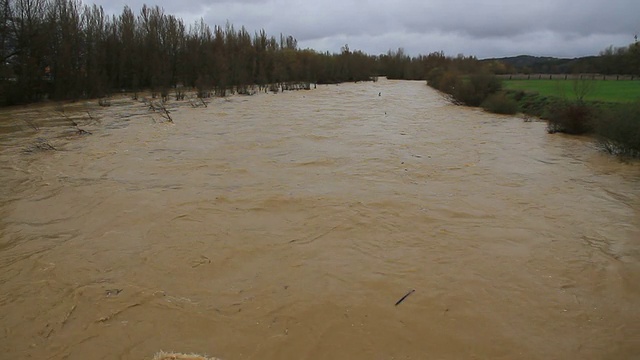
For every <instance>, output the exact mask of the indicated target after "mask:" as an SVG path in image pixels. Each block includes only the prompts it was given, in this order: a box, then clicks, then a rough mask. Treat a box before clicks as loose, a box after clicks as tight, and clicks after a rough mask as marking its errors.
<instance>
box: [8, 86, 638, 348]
mask: <svg viewBox="0 0 640 360" xmlns="http://www.w3.org/2000/svg"><path fill="white" fill-rule="evenodd" d="M378 93H381V96H378ZM112 103H113V106H111V107H109V108H100V107H98V106H97V104H93V103H76V104H67V105H65V106H64V107H63V110H64V116H62V115H60V114H61V109H60V106H49V105H44V106H36V107H28V108H16V109H10V110H5V111H4V112H2V114H0V167H1V169H2V182H0V194H1V195H2V196H1V198H0V234H1V237H0V268H1V269H0V324H2V329H1V332H0V353H2V354H4V355H3V357H7V358H12V359H13V358H20V359H22V358H38V359H48V358H52V359H63V358H64V359H87V358H95V359H114V358H122V359H145V358H150V357H151V356H152V354H153V353H154V352H156V351H158V350H161V349H162V350H174V351H182V352H198V353H207V354H210V355H215V356H218V357H221V358H225V359H300V358H322V359H324V358H345V359H346V358H348V359H372V358H374V359H390V358H397V359H398V358H402V359H425V358H443V359H445V358H446V359H459V358H491V359H515V358H517V359H551V358H553V359H585V358H615V359H622V358H631V357H633V356H637V354H638V353H640V342H639V341H638V334H640V308H639V307H638V306H637V305H638V304H639V303H640V285H639V284H640V242H639V240H638V239H640V211H639V209H640V167H638V165H637V164H635V163H622V162H619V161H618V160H616V159H614V158H611V157H608V156H606V155H603V154H601V153H599V152H598V151H597V149H595V148H594V146H593V145H592V144H591V143H590V142H589V141H587V140H585V139H582V138H574V137H565V136H562V135H559V134H556V135H547V134H546V133H545V129H544V124H542V123H539V122H523V121H522V120H521V119H518V118H513V117H504V116H497V115H491V114H486V113H483V112H481V111H478V110H476V109H470V108H464V107H456V106H453V105H451V104H449V103H447V102H446V101H445V100H444V99H443V98H442V97H441V96H440V95H439V94H438V93H436V92H434V91H433V90H431V89H429V88H427V87H426V86H425V85H424V83H423V82H397V81H384V80H382V81H380V82H377V83H367V84H362V83H361V84H343V85H339V86H319V87H318V89H317V90H313V91H303V92H287V93H283V94H276V95H274V94H268V95H267V94H261V95H257V96H253V97H240V96H238V97H231V98H228V99H215V100H213V101H212V102H211V103H210V104H209V107H207V108H203V107H201V108H192V107H191V106H190V105H189V103H188V102H187V101H185V102H184V103H176V104H174V105H172V106H173V111H172V117H173V119H174V123H167V122H163V121H162V120H163V119H162V118H161V117H160V116H159V114H154V113H151V112H150V111H149V110H148V108H147V107H146V106H145V105H144V104H143V103H141V102H134V101H131V100H128V99H126V98H124V97H123V98H122V99H118V100H114V101H113V102H112ZM65 116H66V117H71V118H72V119H73V121H74V122H75V123H77V124H78V126H77V128H82V129H84V130H86V131H90V132H91V133H92V135H87V136H78V134H77V133H76V127H75V126H73V125H72V124H71V123H70V122H69V121H68V119H66V118H65ZM38 143H46V144H49V145H51V146H52V147H53V148H55V150H51V149H42V148H34V147H33V146H34V144H38ZM25 149H31V151H25ZM411 289H415V292H414V293H413V294H412V295H411V296H409V297H407V298H406V299H405V300H404V301H403V302H402V303H401V304H399V305H398V306H394V304H395V303H396V301H397V300H398V299H399V298H401V297H402V296H403V295H404V294H406V293H407V292H408V291H409V290H411Z"/></svg>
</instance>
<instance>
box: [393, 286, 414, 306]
mask: <svg viewBox="0 0 640 360" xmlns="http://www.w3.org/2000/svg"><path fill="white" fill-rule="evenodd" d="M415 291H416V289H411V291H409V292H408V293H406V294H405V295H404V296H403V297H401V298H400V300H398V301H397V302H396V306H398V305H400V303H401V302H403V301H404V299H406V298H407V296H409V295H411V294H413V293H414V292H415Z"/></svg>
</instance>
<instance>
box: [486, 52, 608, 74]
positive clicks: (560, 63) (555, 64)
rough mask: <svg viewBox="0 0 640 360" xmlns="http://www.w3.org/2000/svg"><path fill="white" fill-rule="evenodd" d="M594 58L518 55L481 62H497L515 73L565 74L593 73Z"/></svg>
mask: <svg viewBox="0 0 640 360" xmlns="http://www.w3.org/2000/svg"><path fill="white" fill-rule="evenodd" d="M596 59H597V57H596V56H586V57H581V58H573V59H566V58H555V57H544V56H531V55H518V56H511V57H503V58H491V59H484V60H481V61H483V62H493V61H499V62H502V63H504V64H506V65H507V66H508V67H509V68H510V69H511V71H510V72H516V73H544V74H567V73H573V72H594V70H596V68H597V66H594V65H595V60H596Z"/></svg>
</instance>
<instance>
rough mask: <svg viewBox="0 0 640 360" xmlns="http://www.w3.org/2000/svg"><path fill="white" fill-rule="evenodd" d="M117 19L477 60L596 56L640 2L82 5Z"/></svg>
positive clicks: (170, 1)
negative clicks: (167, 17) (145, 8)
mask: <svg viewBox="0 0 640 360" xmlns="http://www.w3.org/2000/svg"><path fill="white" fill-rule="evenodd" d="M84 2H85V3H89V4H90V3H96V4H98V5H101V6H102V7H103V8H104V9H105V11H107V12H108V13H110V14H112V13H120V12H121V11H122V8H123V7H124V5H125V4H127V5H128V6H129V7H131V8H132V9H133V10H134V12H136V13H138V12H139V10H140V8H141V7H142V5H143V4H144V3H146V4H147V5H159V6H160V7H162V8H164V10H165V12H166V13H168V14H173V15H176V16H178V17H180V18H182V19H183V20H184V22H185V24H186V25H190V24H192V23H194V22H195V21H197V20H199V19H200V18H202V19H204V21H205V22H206V23H207V24H209V25H211V26H213V25H224V24H225V23H226V22H227V21H229V22H230V23H231V24H233V25H234V26H235V27H236V28H240V26H244V27H245V28H246V29H247V30H248V31H249V32H250V33H253V32H254V31H257V30H260V29H264V30H266V32H267V34H268V35H274V36H279V34H280V33H282V34H284V35H285V36H287V35H292V36H293V37H295V38H296V39H297V40H298V46H299V47H301V48H312V49H315V50H318V51H329V52H339V51H340V48H341V47H342V46H344V45H345V44H348V45H349V48H350V49H351V50H362V51H364V52H366V53H369V54H376V55H377V54H381V53H386V52H387V51H388V50H390V49H391V50H396V49H398V48H403V49H404V51H405V53H407V54H410V55H417V54H428V53H430V52H434V51H444V52H445V54H446V55H450V56H455V55H457V54H464V55H474V56H477V57H478V58H487V57H502V56H513V55H520V54H528V55H537V56H556V57H579V56H586V55H597V54H598V53H599V52H600V51H601V50H603V49H605V48H607V47H609V46H614V47H619V46H626V45H628V44H630V43H631V42H633V41H634V38H633V37H634V35H635V34H640V1H639V0H477V1H474V0H385V1H382V0H308V1H303V0H146V1H145V0H84Z"/></svg>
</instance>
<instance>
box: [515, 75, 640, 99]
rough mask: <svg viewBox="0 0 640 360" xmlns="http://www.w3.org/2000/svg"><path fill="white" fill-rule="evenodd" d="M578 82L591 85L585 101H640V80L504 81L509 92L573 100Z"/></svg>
mask: <svg viewBox="0 0 640 360" xmlns="http://www.w3.org/2000/svg"><path fill="white" fill-rule="evenodd" d="M576 81H577V82H586V83H589V84H590V85H588V86H589V87H590V89H589V91H588V93H587V94H586V96H585V97H584V99H583V100H585V101H602V102H617V103H623V102H630V101H636V100H638V99H640V80H620V81H615V80H537V79H536V80H503V81H502V86H503V87H504V88H505V89H508V90H522V91H525V92H529V93H537V94H539V95H541V96H554V97H558V98H572V97H575V96H577V95H576V94H575V90H576V89H575V88H576Z"/></svg>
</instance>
